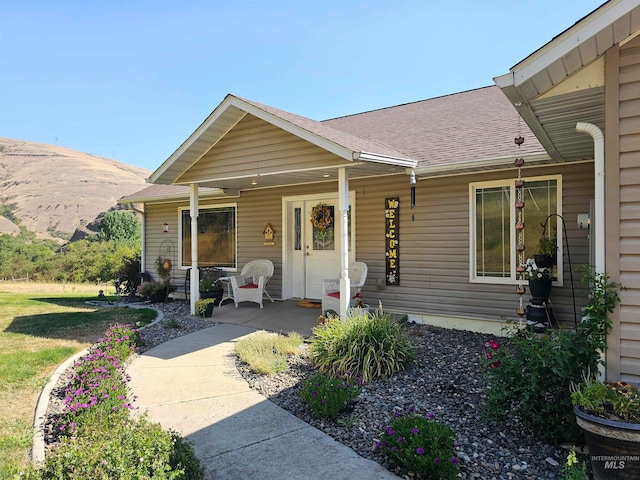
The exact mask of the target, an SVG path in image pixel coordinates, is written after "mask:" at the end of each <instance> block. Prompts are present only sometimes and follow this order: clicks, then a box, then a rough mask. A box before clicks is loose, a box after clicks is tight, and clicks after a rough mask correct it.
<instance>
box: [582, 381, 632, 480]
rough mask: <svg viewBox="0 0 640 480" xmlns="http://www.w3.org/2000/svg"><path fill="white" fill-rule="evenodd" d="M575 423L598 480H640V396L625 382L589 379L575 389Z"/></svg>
mask: <svg viewBox="0 0 640 480" xmlns="http://www.w3.org/2000/svg"><path fill="white" fill-rule="evenodd" d="M571 401H572V402H573V404H574V413H575V415H576V421H577V423H578V425H579V426H580V428H581V429H582V430H583V431H584V434H585V439H586V441H587V445H588V447H589V453H590V455H591V466H592V468H593V475H594V478H595V479H596V480H599V479H617V478H620V479H631V478H638V477H637V474H638V471H640V459H639V458H638V453H639V452H640V395H639V394H638V387H637V386H632V385H630V384H628V383H626V382H600V381H598V380H596V379H595V378H587V379H585V380H584V381H583V382H581V383H580V384H578V385H573V386H572V393H571Z"/></svg>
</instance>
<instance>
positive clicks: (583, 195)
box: [351, 163, 593, 325]
mask: <svg viewBox="0 0 640 480" xmlns="http://www.w3.org/2000/svg"><path fill="white" fill-rule="evenodd" d="M552 174H562V175H563V217H564V218H565V222H566V226H567V238H568V239H569V252H570V254H571V263H572V266H573V269H574V270H576V269H577V268H578V267H580V266H583V265H585V264H587V263H588V262H589V239H588V232H586V231H584V230H578V228H577V215H578V214H579V213H588V212H589V201H590V200H591V199H592V198H593V164H592V163H584V164H577V165H563V166H546V167H540V168H535V169H525V170H524V173H523V176H524V177H525V178H526V176H531V177H533V176H540V175H552ZM511 175H513V176H514V178H515V170H514V171H513V172H512V171H505V172H499V173H492V174H482V175H480V174H479V175H460V176H452V177H443V178H435V179H430V180H419V181H418V184H417V189H416V190H417V194H416V196H417V206H416V208H415V209H414V210H411V208H410V204H409V201H410V199H409V186H408V182H407V178H406V176H401V177H399V178H397V180H394V181H393V182H392V181H390V178H393V177H389V178H380V179H369V180H368V181H367V184H366V186H364V187H359V186H358V187H356V188H355V191H356V202H357V223H356V227H357V245H358V260H361V261H364V262H366V263H367V264H368V266H369V275H368V279H367V283H366V287H365V295H366V297H367V300H368V301H369V303H373V304H374V305H376V304H377V301H378V300H381V301H382V303H383V305H384V306H385V308H389V309H393V310H397V311H401V312H405V313H420V314H430V315H439V314H442V315H453V316H459V317H460V316H461V317H471V318H482V319H487V320H495V321H504V319H511V320H517V319H518V318H519V317H518V316H517V315H516V313H515V311H516V308H517V306H518V295H516V293H515V284H514V285H493V284H480V283H470V282H469V183H470V182H479V181H488V180H499V179H505V178H512V177H511ZM354 185H360V184H359V183H356V182H353V183H352V184H351V186H352V187H353V186H354ZM392 196H399V197H400V202H401V203H400V272H401V273H400V286H398V287H395V286H387V287H385V288H384V289H383V290H378V289H377V288H376V281H377V280H380V281H381V282H383V283H384V273H385V271H384V268H385V264H384V257H383V255H384V211H383V205H384V199H385V198H386V197H392ZM412 213H413V215H414V217H415V220H414V221H412V220H411V215H412ZM527 228H539V229H540V232H542V227H541V226H528V227H527ZM529 248H530V250H529V251H530V254H531V255H532V254H533V249H534V248H535V246H529ZM567 261H568V258H567V251H566V249H565V262H567ZM573 278H574V286H575V298H576V310H577V315H578V320H579V317H580V312H581V309H582V307H583V306H584V304H585V298H586V292H585V290H584V287H583V286H582V285H581V275H580V274H579V273H576V272H574V275H573ZM572 299H573V295H572V291H571V284H570V274H569V267H568V264H567V263H565V269H564V286H563V287H554V288H553V290H552V293H551V301H552V303H553V308H554V311H555V312H556V314H557V316H558V318H559V320H560V321H562V322H563V323H567V324H569V325H573V323H574V314H573V311H574V309H573V300H572ZM527 302H528V297H527V296H525V304H526V303H527Z"/></svg>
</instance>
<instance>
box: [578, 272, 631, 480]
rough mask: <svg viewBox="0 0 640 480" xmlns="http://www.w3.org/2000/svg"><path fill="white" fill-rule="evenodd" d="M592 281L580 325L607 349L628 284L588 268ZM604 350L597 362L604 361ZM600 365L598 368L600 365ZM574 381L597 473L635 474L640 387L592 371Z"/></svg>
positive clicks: (598, 347) (598, 348)
mask: <svg viewBox="0 0 640 480" xmlns="http://www.w3.org/2000/svg"><path fill="white" fill-rule="evenodd" d="M585 280H586V281H587V282H589V285H590V286H591V289H590V292H589V301H588V302H587V305H586V307H585V309H584V316H583V321H582V322H581V323H580V324H579V325H578V327H577V328H578V329H580V330H583V331H585V332H586V333H587V334H588V335H587V337H586V338H589V339H590V341H589V343H588V344H586V345H585V348H588V349H589V350H593V351H594V352H597V353H601V354H602V353H603V352H605V351H606V348H607V335H608V334H609V332H610V331H611V327H612V321H611V319H610V318H609V314H610V313H612V312H613V311H614V309H615V308H616V305H617V304H618V303H619V302H620V296H619V291H620V290H624V287H623V286H622V285H620V284H619V283H616V282H611V281H609V278H608V277H607V276H606V275H605V274H591V273H589V274H587V275H585ZM603 363H604V362H603V355H598V360H597V361H594V362H592V364H595V367H598V366H600V365H602V364H603ZM595 367H594V368H595ZM591 371H593V369H591V370H589V372H588V373H587V375H585V379H583V381H582V382H580V383H578V384H573V385H572V386H571V391H572V393H571V401H572V403H573V405H574V413H575V415H576V421H577V423H578V425H579V426H580V428H581V429H582V430H583V431H584V433H585V439H586V441H587V445H588V446H589V453H590V454H591V466H592V468H593V474H594V478H595V479H596V480H599V479H616V478H620V479H631V478H637V473H638V471H640V459H639V457H640V456H639V455H638V452H640V396H639V395H638V389H637V387H634V386H631V385H629V384H628V383H626V382H615V383H614V382H601V381H599V380H597V379H596V378H593V376H591V374H590V372H591Z"/></svg>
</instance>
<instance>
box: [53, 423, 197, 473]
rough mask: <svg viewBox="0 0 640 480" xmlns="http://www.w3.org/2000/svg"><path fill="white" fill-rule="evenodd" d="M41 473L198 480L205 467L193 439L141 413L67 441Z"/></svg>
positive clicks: (57, 448) (54, 453)
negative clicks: (197, 456) (178, 433)
mask: <svg viewBox="0 0 640 480" xmlns="http://www.w3.org/2000/svg"><path fill="white" fill-rule="evenodd" d="M95 433H98V432H95ZM42 478H43V479H44V480H48V479H52V480H53V479H56V480H63V479H81V478H100V479H103V480H138V479H142V478H146V479H154V480H156V479H157V480H161V479H172V480H178V479H185V480H187V479H189V480H191V479H193V480H198V479H202V478H204V472H203V470H202V467H201V466H200V463H199V461H198V459H197V458H196V457H195V454H194V453H193V448H192V447H191V446H190V445H189V444H188V443H186V442H185V441H184V440H182V439H181V438H180V437H179V436H177V435H176V434H175V433H173V432H167V431H164V430H162V428H161V427H160V425H158V424H156V423H151V422H149V421H148V420H147V419H146V418H145V417H142V418H141V419H139V420H137V421H136V420H132V419H126V420H123V421H120V422H115V423H113V424H112V425H111V427H110V428H108V429H105V430H102V431H101V432H100V433H99V434H95V435H91V436H80V437H77V438H74V439H66V440H64V441H63V443H62V444H61V445H59V446H58V447H56V448H55V449H54V450H53V452H52V453H51V454H49V455H48V456H47V459H46V461H45V465H44V467H43V469H42Z"/></svg>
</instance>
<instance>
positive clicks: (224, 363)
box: [127, 304, 398, 480]
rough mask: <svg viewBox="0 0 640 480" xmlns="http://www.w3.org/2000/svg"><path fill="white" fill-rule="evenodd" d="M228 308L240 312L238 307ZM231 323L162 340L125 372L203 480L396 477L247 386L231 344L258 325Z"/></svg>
mask: <svg viewBox="0 0 640 480" xmlns="http://www.w3.org/2000/svg"><path fill="white" fill-rule="evenodd" d="M225 307H226V305H225V306H222V307H220V308H219V310H217V311H216V312H215V313H214V320H219V321H226V320H223V318H215V317H217V316H218V315H219V316H220V317H224V315H220V314H221V313H222V311H223V310H226V308H225ZM232 308H233V307H232ZM280 308H282V305H281V306H280ZM266 309H267V305H266V304H265V310H266ZM233 310H234V312H231V311H229V314H237V315H238V316H239V317H240V313H236V311H239V310H241V309H240V308H238V309H237V310H236V309H233ZM255 310H256V309H253V311H254V312H255ZM257 310H260V309H257ZM265 313H267V312H264V311H263V312H262V313H261V315H264V314H265ZM314 315H315V316H316V317H317V312H316V313H315V314H314ZM245 318H246V317H245ZM256 321H257V320H256V319H254V320H252V321H250V322H248V323H254V322H256ZM234 323H236V324H232V323H221V324H218V325H215V326H213V327H210V328H208V329H205V330H201V331H199V332H195V333H192V334H189V335H185V336H183V337H179V338H177V339H175V340H171V341H169V342H166V343H163V344H161V345H159V346H157V347H156V348H153V349H151V350H148V351H147V352H145V353H144V354H142V355H141V356H139V357H137V358H136V359H135V360H134V361H133V362H132V363H131V364H130V366H129V368H128V369H127V371H128V373H129V375H131V382H130V386H131V389H132V391H133V393H134V394H135V395H137V396H138V398H137V400H136V403H135V404H136V405H137V407H138V408H139V409H140V411H146V412H148V415H149V418H150V419H151V420H152V421H155V422H159V423H160V424H162V426H163V427H164V428H170V429H173V430H175V431H177V432H179V433H180V434H181V435H183V436H184V437H185V438H186V439H187V440H188V441H190V442H192V443H193V446H194V449H195V452H196V455H197V456H198V458H199V459H200V460H201V462H202V464H203V466H204V468H205V477H206V478H207V479H210V480H213V479H216V480H252V479H260V480H270V479H273V480H276V479H277V480H289V479H304V480H314V479H331V480H354V479H397V478H398V477H397V476H396V475H394V474H392V473H391V472H389V471H388V470H387V469H385V468H384V467H382V466H380V465H379V464H377V463H376V462H374V461H371V460H367V459H364V458H362V457H360V456H358V455H356V453H355V452H354V451H353V450H351V449H350V448H348V447H346V446H344V445H342V444H341V443H339V442H336V441H335V440H333V439H332V438H331V437H330V436H328V435H326V434H324V433H322V432H321V431H319V430H317V429H316V428H314V427H311V426H310V425H309V424H307V423H305V422H303V421H302V420H300V419H299V418H297V417H296V416H294V415H291V414H290V413H288V412H287V411H286V410H283V409H282V408H280V407H278V406H276V405H275V404H274V403H272V402H270V401H269V400H267V399H266V398H265V397H263V396H262V395H260V394H259V393H257V392H255V391H254V390H252V389H251V388H250V387H249V385H248V384H247V382H246V381H245V380H244V379H243V378H242V376H241V375H240V374H239V373H238V371H237V369H236V367H235V360H234V354H233V348H234V344H235V342H236V341H237V340H238V339H239V338H241V337H243V336H245V335H247V334H249V333H251V332H253V331H255V330H256V326H257V325H252V326H248V325H244V324H242V323H245V322H242V321H239V319H238V320H236V322H234ZM258 323H262V322H258ZM260 327H261V328H265V329H269V328H268V325H266V324H265V325H260ZM301 333H302V332H301ZM305 333H306V332H305ZM303 334H304V333H303ZM372 442H373V439H372Z"/></svg>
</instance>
